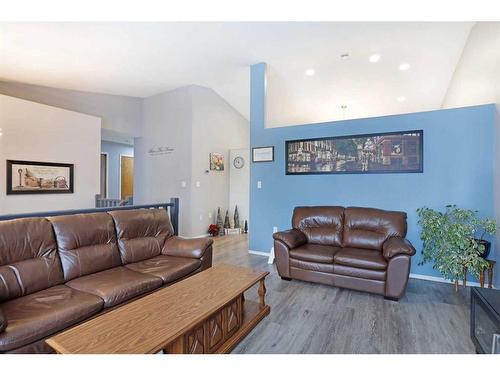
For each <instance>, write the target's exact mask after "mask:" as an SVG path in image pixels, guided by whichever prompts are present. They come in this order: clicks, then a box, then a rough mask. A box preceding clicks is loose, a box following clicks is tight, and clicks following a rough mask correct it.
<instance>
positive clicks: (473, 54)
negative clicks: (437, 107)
mask: <svg viewBox="0 0 500 375" xmlns="http://www.w3.org/2000/svg"><path fill="white" fill-rule="evenodd" d="M489 103H500V22H478V23H476V25H475V26H474V27H473V29H472V30H471V32H470V35H469V38H468V40H467V43H466V44H465V47H464V50H463V52H462V57H461V58H460V60H459V62H458V64H457V67H456V69H455V73H454V74H453V78H452V80H451V82H450V85H449V88H448V91H447V93H446V96H445V98H444V100H443V106H442V107H443V108H455V107H465V106H470V105H478V104H489Z"/></svg>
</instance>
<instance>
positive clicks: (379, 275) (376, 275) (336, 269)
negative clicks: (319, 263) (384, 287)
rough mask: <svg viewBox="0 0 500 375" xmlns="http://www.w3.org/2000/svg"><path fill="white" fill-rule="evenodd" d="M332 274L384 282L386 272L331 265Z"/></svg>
mask: <svg viewBox="0 0 500 375" xmlns="http://www.w3.org/2000/svg"><path fill="white" fill-rule="evenodd" d="M333 273H335V274H337V275H344V276H351V277H359V278H360V279H370V280H384V281H385V277H386V271H385V270H384V271H382V270H371V269H367V268H356V267H349V266H344V265H342V264H334V265H333Z"/></svg>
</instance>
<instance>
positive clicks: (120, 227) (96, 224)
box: [0, 209, 213, 353]
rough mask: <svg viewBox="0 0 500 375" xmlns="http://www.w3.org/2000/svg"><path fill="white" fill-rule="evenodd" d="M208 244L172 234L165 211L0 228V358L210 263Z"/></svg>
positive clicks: (44, 348)
mask: <svg viewBox="0 0 500 375" xmlns="http://www.w3.org/2000/svg"><path fill="white" fill-rule="evenodd" d="M212 242H213V241H212V240H211V239H208V238H203V239H182V238H179V237H177V236H175V235H174V232H173V229H172V225H171V222H170V219H169V217H168V215H167V211H166V210H164V209H134V210H124V211H110V212H100V213H90V214H77V215H65V216H54V217H48V218H23V219H15V220H8V221H3V222H0V352H2V353H40V352H41V353H50V352H52V350H51V349H50V347H48V345H47V344H46V343H45V339H46V338H47V337H49V336H51V335H53V334H54V333H57V332H59V331H61V330H63V329H66V328H68V327H70V326H72V325H74V324H76V323H79V322H82V321H84V320H86V319H89V318H91V317H94V316H96V315H97V314H101V313H103V312H107V311H109V310H110V309H112V308H115V307H117V306H120V305H122V304H124V303H127V302H129V301H131V300H133V299H137V298H139V297H141V296H143V295H145V294H147V293H150V292H152V291H154V290H156V289H158V288H161V287H163V286H166V285H169V284H171V283H173V282H175V281H178V280H180V279H182V278H185V277H189V276H191V275H193V274H195V273H197V272H200V271H202V270H204V269H207V268H209V267H211V265H212Z"/></svg>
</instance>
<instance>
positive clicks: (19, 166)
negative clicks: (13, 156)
mask: <svg viewBox="0 0 500 375" xmlns="http://www.w3.org/2000/svg"><path fill="white" fill-rule="evenodd" d="M73 172H74V165H73V164H63V163H48V162H38V161H20V160H7V194H61V193H73V180H74V177H73Z"/></svg>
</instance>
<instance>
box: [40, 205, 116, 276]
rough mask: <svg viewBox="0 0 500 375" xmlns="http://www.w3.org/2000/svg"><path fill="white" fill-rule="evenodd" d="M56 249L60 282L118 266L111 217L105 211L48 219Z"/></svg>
mask: <svg viewBox="0 0 500 375" xmlns="http://www.w3.org/2000/svg"><path fill="white" fill-rule="evenodd" d="M49 220H50V221H51V222H52V225H53V226H54V231H55V234H56V239H57V246H58V247H59V256H60V257H61V263H62V268H63V272H64V280H65V281H69V280H71V279H74V278H76V277H81V276H85V275H88V274H91V273H95V272H99V271H103V270H107V269H110V268H113V267H116V266H119V265H121V260H120V253H119V252H118V246H117V245H116V236H115V227H114V224H113V218H112V217H111V216H110V215H108V214H107V213H105V212H102V213H93V214H78V215H65V216H54V217H51V218H49Z"/></svg>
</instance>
